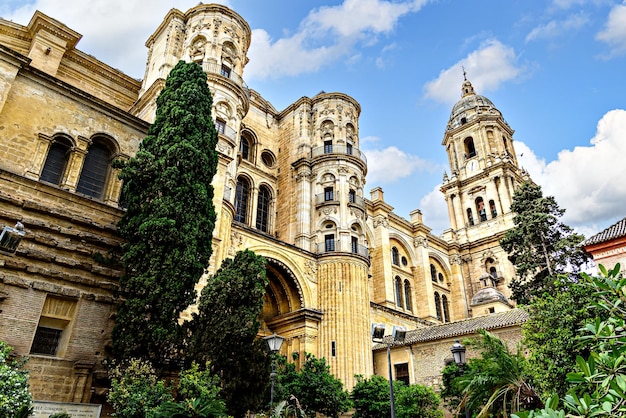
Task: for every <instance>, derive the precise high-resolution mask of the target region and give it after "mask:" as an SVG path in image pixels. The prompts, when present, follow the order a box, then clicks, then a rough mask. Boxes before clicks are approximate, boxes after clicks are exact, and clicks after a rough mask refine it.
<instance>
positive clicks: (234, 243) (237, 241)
mask: <svg viewBox="0 0 626 418" xmlns="http://www.w3.org/2000/svg"><path fill="white" fill-rule="evenodd" d="M242 245H243V235H241V234H240V233H239V232H237V231H233V233H232V234H231V236H230V248H229V249H228V254H229V255H230V256H234V255H235V254H236V253H237V249H238V248H240V247H241V246H242Z"/></svg>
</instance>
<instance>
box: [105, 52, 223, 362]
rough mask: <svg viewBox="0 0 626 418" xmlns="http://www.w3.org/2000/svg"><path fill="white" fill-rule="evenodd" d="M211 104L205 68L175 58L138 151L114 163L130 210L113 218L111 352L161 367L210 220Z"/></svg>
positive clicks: (206, 252)
mask: <svg viewBox="0 0 626 418" xmlns="http://www.w3.org/2000/svg"><path fill="white" fill-rule="evenodd" d="M211 106H212V97H211V93H210V91H209V88H208V85H207V78H206V74H205V73H204V72H203V71H202V68H201V67H200V66H199V65H198V64H196V63H185V62H183V61H180V62H179V63H178V64H177V65H176V66H175V67H174V68H173V69H172V71H171V72H170V74H169V76H168V77H167V80H166V83H165V88H164V89H163V91H162V92H161V94H160V95H159V97H158V99H157V110H156V119H155V121H154V123H153V124H152V125H151V126H150V128H149V130H148V135H147V136H146V138H145V139H144V140H143V142H142V143H141V144H140V146H139V151H138V152H137V155H136V156H135V157H134V158H132V159H130V160H129V161H128V162H127V163H117V166H118V167H121V168H122V170H121V174H120V178H121V179H122V180H123V182H124V186H123V190H122V196H123V199H124V201H125V203H126V205H127V212H126V214H125V215H124V217H123V218H122V219H121V220H120V222H119V224H118V228H119V232H120V234H121V236H122V238H123V240H124V244H123V246H122V249H123V256H122V260H123V262H124V266H125V274H124V276H123V277H122V278H121V279H120V296H121V298H120V300H121V303H120V304H119V306H118V310H117V317H116V325H115V328H114V330H113V336H112V337H113V355H114V357H116V358H130V357H135V358H143V359H147V360H150V361H152V362H153V364H155V366H157V367H159V366H163V364H165V363H167V362H169V360H171V359H173V358H177V357H178V356H179V355H180V351H181V348H182V344H183V337H184V335H183V334H184V333H183V327H182V326H181V325H180V324H179V317H180V314H181V312H182V311H183V310H185V309H186V308H187V307H188V306H189V305H190V304H192V303H194V302H195V300H196V291H195V285H196V284H197V283H198V280H199V278H200V277H201V276H202V274H203V272H204V270H205V268H206V267H207V266H208V264H209V258H210V256H211V240H212V234H213V229H214V226H215V209H214V207H213V202H212V199H213V187H212V186H211V181H212V179H213V176H214V175H215V173H216V170H217V159H218V157H217V153H216V151H215V146H216V143H217V131H216V129H215V126H214V122H213V120H212V118H211Z"/></svg>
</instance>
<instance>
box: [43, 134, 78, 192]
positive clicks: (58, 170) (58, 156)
mask: <svg viewBox="0 0 626 418" xmlns="http://www.w3.org/2000/svg"><path fill="white" fill-rule="evenodd" d="M70 149H71V145H70V144H69V142H66V141H65V140H63V139H61V140H55V141H54V143H53V144H52V145H51V146H50V151H48V156H47V157H46V162H45V163H44V165H43V169H42V171H41V176H40V177H39V179H40V180H42V181H47V182H48V183H53V184H60V183H61V179H62V178H63V174H64V173H65V167H66V166H67V161H68V160H69V156H70Z"/></svg>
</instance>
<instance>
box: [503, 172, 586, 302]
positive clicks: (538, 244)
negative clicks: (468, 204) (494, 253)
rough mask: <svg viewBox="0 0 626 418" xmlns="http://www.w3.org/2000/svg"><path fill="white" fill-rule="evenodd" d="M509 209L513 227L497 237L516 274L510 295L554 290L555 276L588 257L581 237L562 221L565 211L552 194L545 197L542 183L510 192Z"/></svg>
mask: <svg viewBox="0 0 626 418" xmlns="http://www.w3.org/2000/svg"><path fill="white" fill-rule="evenodd" d="M511 210H512V211H513V212H515V213H516V215H515V217H514V218H513V222H514V223H515V227H514V228H512V229H510V230H509V231H507V232H506V235H505V236H504V238H503V239H502V240H501V241H500V245H501V246H502V248H503V249H504V250H505V251H506V252H507V253H508V254H509V260H511V262H512V263H513V264H514V265H515V269H516V271H517V277H516V278H515V279H513V280H512V281H511V284H510V287H511V292H512V293H511V297H512V298H513V299H515V300H516V301H517V302H518V303H520V304H527V303H529V302H530V301H531V300H532V299H533V298H534V297H536V296H540V295H541V294H542V293H543V292H546V291H547V292H554V290H555V288H554V284H553V281H554V278H555V277H556V275H557V274H562V273H565V272H566V271H567V270H568V269H572V270H573V271H578V270H579V268H580V266H581V265H583V264H584V263H585V262H586V261H587V260H588V255H587V254H586V253H585V252H584V250H583V249H582V247H581V246H580V245H579V244H580V243H581V242H582V241H583V240H584V237H583V236H582V235H580V234H575V233H573V232H572V229H571V228H570V227H569V226H567V225H565V224H563V223H561V222H560V221H559V218H560V217H561V216H563V214H564V213H565V210H564V209H560V208H559V206H558V204H557V203H556V200H555V199H554V197H552V196H548V197H544V196H543V192H542V191H541V187H540V186H538V185H536V184H534V183H532V182H526V183H524V184H522V185H521V186H520V187H519V188H518V189H517V190H516V191H515V194H514V196H513V203H512V204H511Z"/></svg>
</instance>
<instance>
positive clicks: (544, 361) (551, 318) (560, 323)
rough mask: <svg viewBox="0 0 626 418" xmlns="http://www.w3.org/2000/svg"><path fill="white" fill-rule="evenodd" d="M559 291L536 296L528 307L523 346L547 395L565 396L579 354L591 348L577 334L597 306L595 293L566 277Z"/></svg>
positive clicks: (523, 329) (587, 353)
mask: <svg viewBox="0 0 626 418" xmlns="http://www.w3.org/2000/svg"><path fill="white" fill-rule="evenodd" d="M555 286H556V288H557V291H556V292H554V293H544V294H543V295H541V296H538V297H535V298H534V299H533V301H532V302H531V303H530V305H528V306H527V307H526V308H525V309H526V310H527V311H528V314H529V318H528V321H527V322H526V323H525V324H524V325H523V326H522V331H523V333H524V346H525V347H526V348H527V349H528V350H529V352H530V354H529V356H528V360H529V361H528V363H527V365H528V368H527V371H528V373H529V374H530V375H531V376H532V377H533V381H534V382H536V384H537V387H538V388H539V389H540V390H541V392H542V393H543V395H544V396H550V395H552V394H557V395H558V397H559V398H562V397H563V396H565V393H566V392H567V390H568V385H567V384H566V376H567V374H568V373H570V372H573V371H574V368H575V363H576V357H577V356H579V355H581V356H584V357H587V356H588V355H589V350H588V348H587V347H586V346H584V345H580V344H579V343H578V342H577V340H576V336H577V335H578V334H579V330H580V329H581V328H582V327H583V326H584V325H585V322H586V321H587V319H588V318H589V317H590V316H595V312H597V309H594V308H593V307H590V305H591V303H592V302H593V300H594V298H595V297H594V293H593V292H590V291H589V289H588V288H586V287H585V286H581V285H580V284H578V283H573V282H571V281H570V280H568V279H567V278H565V279H564V280H560V281H559V282H558V283H555Z"/></svg>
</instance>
